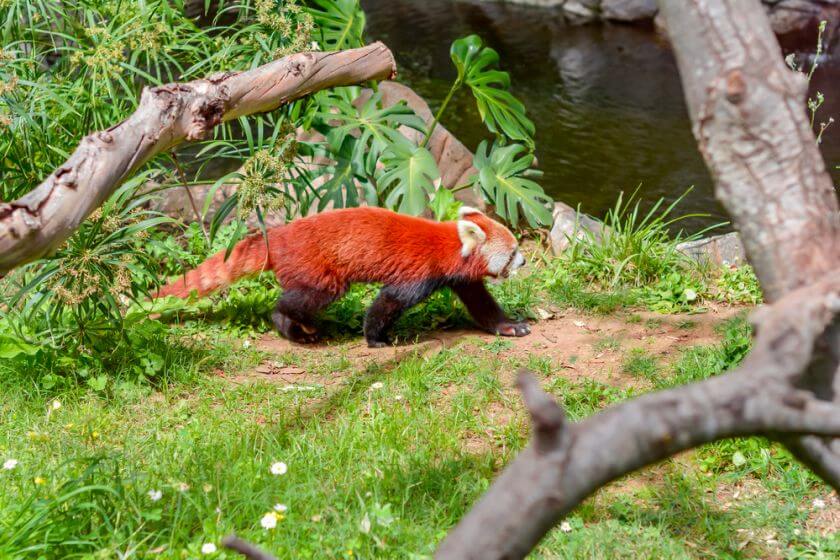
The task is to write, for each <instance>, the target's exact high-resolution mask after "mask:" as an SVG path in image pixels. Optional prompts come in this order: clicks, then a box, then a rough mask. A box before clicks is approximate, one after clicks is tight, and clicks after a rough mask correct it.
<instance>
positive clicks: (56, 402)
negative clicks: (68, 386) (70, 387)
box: [52, 400, 61, 410]
mask: <svg viewBox="0 0 840 560" xmlns="http://www.w3.org/2000/svg"><path fill="white" fill-rule="evenodd" d="M59 408H61V401H59V400H54V401H53V402H52V409H53V410H58V409H59Z"/></svg>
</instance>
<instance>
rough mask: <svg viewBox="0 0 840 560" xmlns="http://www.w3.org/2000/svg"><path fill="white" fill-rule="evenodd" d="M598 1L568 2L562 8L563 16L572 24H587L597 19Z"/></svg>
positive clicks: (572, 0)
mask: <svg viewBox="0 0 840 560" xmlns="http://www.w3.org/2000/svg"><path fill="white" fill-rule="evenodd" d="M599 7H600V0H568V1H567V2H566V3H565V4H563V6H562V8H561V9H562V10H563V14H564V15H565V16H566V18H567V19H568V20H569V21H570V22H572V23H589V22H590V21H597V20H598V19H599V17H598V16H599V14H598V11H599Z"/></svg>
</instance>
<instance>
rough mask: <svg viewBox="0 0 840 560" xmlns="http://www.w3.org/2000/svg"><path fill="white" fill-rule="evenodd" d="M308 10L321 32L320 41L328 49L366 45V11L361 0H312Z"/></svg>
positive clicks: (335, 49)
mask: <svg viewBox="0 0 840 560" xmlns="http://www.w3.org/2000/svg"><path fill="white" fill-rule="evenodd" d="M310 4H311V5H310V7H309V8H307V12H309V14H310V15H311V16H312V19H313V20H314V23H315V28H316V29H318V30H319V31H320V33H321V36H320V41H319V43H320V44H321V46H322V47H323V49H324V50H326V51H340V50H342V49H352V48H356V47H361V46H362V45H364V44H365V43H364V39H363V35H364V32H365V12H364V11H363V10H362V8H361V6H359V0H311V3H310Z"/></svg>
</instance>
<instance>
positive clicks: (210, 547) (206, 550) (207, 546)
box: [201, 542, 216, 554]
mask: <svg viewBox="0 0 840 560" xmlns="http://www.w3.org/2000/svg"><path fill="white" fill-rule="evenodd" d="M214 552H216V545H215V544H213V543H211V542H208V543H204V544H203V545H201V553H202V554H213V553H214Z"/></svg>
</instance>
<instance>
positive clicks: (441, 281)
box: [156, 207, 530, 348]
mask: <svg viewBox="0 0 840 560" xmlns="http://www.w3.org/2000/svg"><path fill="white" fill-rule="evenodd" d="M458 217H459V219H458V220H457V221H454V222H436V221H433V220H428V219H425V218H415V217H412V216H406V215H403V214H397V213H395V212H391V211H389V210H384V209H381V208H347V209H343V210H332V211H329V212H324V213H321V214H317V215H314V216H310V217H306V218H300V219H297V220H295V221H293V222H291V223H289V224H287V225H285V226H280V227H276V228H272V229H269V230H268V232H267V234H268V235H267V237H263V236H262V234H255V235H251V236H249V237H246V238H245V239H243V240H242V241H241V242H239V243H238V244H237V245H236V246H235V247H234V249H233V251H232V252H231V254H230V256H229V257H228V259H227V260H225V258H224V252H220V253H218V254H216V255H214V256H212V257H210V258H209V259H207V260H206V261H204V262H203V263H202V264H201V265H199V266H198V268H196V269H194V270H191V271H190V272H188V273H187V274H186V275H185V276H183V277H181V278H180V279H178V280H176V281H173V282H171V283H170V284H168V285H166V286H164V287H162V288H161V289H160V291H159V292H158V293H157V294H156V297H163V296H168V295H173V296H177V297H182V298H183V297H187V296H188V295H189V294H190V292H192V291H195V292H198V295H205V294H208V293H210V292H212V291H213V290H216V289H218V288H221V287H223V286H227V285H229V284H231V283H233V282H234V281H235V280H237V279H239V278H241V277H243V276H246V275H249V274H254V273H258V272H261V271H263V270H272V271H274V273H275V274H276V276H277V279H278V281H279V282H280V285H281V286H282V288H283V295H282V297H281V298H280V300H279V301H278V302H277V306H276V309H275V311H274V313H273V314H272V321H273V322H274V325H275V326H276V327H277V330H278V331H279V332H280V333H281V334H282V335H283V336H285V337H286V338H288V339H290V340H292V341H295V342H314V341H315V340H317V338H318V333H317V331H316V329H315V327H314V324H313V318H314V316H315V314H316V313H317V312H318V311H320V310H321V309H323V308H324V307H326V306H327V305H328V304H329V303H331V302H332V301H334V300H335V299H337V298H339V297H340V296H341V295H342V294H344V293H345V292H346V291H347V289H348V288H349V286H350V284H352V283H355V282H381V283H382V284H384V287H383V288H382V290H381V291H380V292H379V295H378V296H377V298H376V300H375V301H374V302H373V304H372V305H371V306H370V309H368V311H367V315H366V316H365V321H364V333H365V338H366V340H367V342H368V345H369V346H371V347H374V348H380V347H383V346H386V345H389V344H390V340H389V338H388V335H387V332H388V330H389V328H390V327H391V325H392V324H393V323H394V321H396V320H397V318H399V316H400V314H401V313H402V312H403V311H404V310H406V309H407V308H409V307H411V306H413V305H416V304H417V303H420V302H421V301H423V300H424V299H426V298H427V297H428V296H429V295H431V293H432V292H434V291H435V290H437V289H439V288H442V287H444V286H449V287H451V288H452V289H453V290H454V291H455V293H456V294H457V295H458V297H459V298H460V299H461V301H463V302H464V305H465V306H466V308H467V310H468V311H469V313H470V314H471V315H472V317H473V319H474V320H475V322H476V323H477V324H478V326H479V327H481V328H482V329H484V330H486V331H489V332H491V333H496V334H500V335H505V336H525V335H527V334H528V333H529V332H530V329H529V328H528V324H527V323H525V322H518V321H513V320H511V319H509V318H508V317H507V316H506V315H505V313H504V311H502V309H501V308H500V307H499V305H498V304H497V303H496V301H495V300H494V299H493V296H492V295H490V292H488V291H487V288H486V287H485V286H484V282H483V279H484V277H491V278H506V277H507V276H508V275H509V274H510V273H512V272H515V271H516V270H517V269H518V268H520V267H521V266H523V265H524V264H525V259H524V257H523V256H522V254H521V253H520V252H519V249H518V246H517V242H516V238H515V237H514V236H513V234H512V233H511V232H510V230H508V229H507V228H506V227H504V226H503V225H502V224H500V223H499V222H497V221H495V220H492V219H490V218H488V217H487V216H485V215H484V214H483V213H481V212H480V211H478V210H476V209H474V208H469V207H462V208H461V209H460V211H459V213H458Z"/></svg>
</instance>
